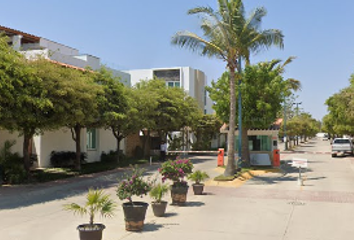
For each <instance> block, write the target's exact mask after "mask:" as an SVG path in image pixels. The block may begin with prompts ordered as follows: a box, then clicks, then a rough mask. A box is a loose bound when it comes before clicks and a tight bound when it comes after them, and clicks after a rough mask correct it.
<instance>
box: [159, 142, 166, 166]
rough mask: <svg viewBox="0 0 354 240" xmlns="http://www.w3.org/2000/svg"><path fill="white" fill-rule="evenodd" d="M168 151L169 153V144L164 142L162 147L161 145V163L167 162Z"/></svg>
mask: <svg viewBox="0 0 354 240" xmlns="http://www.w3.org/2000/svg"><path fill="white" fill-rule="evenodd" d="M166 151H167V143H166V142H165V141H162V142H161V145H160V161H161V162H165V161H166Z"/></svg>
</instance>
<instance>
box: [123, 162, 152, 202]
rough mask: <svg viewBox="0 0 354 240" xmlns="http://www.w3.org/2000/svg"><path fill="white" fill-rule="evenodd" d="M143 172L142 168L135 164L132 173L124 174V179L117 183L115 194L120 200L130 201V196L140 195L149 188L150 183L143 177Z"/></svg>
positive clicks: (144, 193) (145, 192)
mask: <svg viewBox="0 0 354 240" xmlns="http://www.w3.org/2000/svg"><path fill="white" fill-rule="evenodd" d="M143 173H144V169H139V168H138V167H136V166H135V167H133V172H132V175H131V176H127V175H126V176H125V179H124V180H122V181H121V182H120V183H119V185H118V189H117V196H118V198H119V199H120V200H124V199H127V200H129V202H131V203H132V202H133V201H132V196H141V197H142V196H143V195H146V194H147V193H148V192H149V191H150V190H151V186H152V184H151V183H150V182H149V181H146V180H144V179H143Z"/></svg>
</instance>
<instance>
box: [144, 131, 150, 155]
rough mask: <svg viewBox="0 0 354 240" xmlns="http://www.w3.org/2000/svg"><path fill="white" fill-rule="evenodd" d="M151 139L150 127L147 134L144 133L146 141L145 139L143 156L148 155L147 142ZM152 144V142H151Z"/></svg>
mask: <svg viewBox="0 0 354 240" xmlns="http://www.w3.org/2000/svg"><path fill="white" fill-rule="evenodd" d="M149 140H150V129H149V130H147V134H146V135H144V141H143V158H145V157H146V156H147V153H146V148H147V146H146V145H147V144H148V143H149ZM149 145H150V144H149ZM149 152H150V146H149Z"/></svg>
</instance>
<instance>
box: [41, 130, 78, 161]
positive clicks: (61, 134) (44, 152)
mask: <svg viewBox="0 0 354 240" xmlns="http://www.w3.org/2000/svg"><path fill="white" fill-rule="evenodd" d="M83 132H84V131H81V138H83V136H84V134H83ZM40 137H41V141H40V142H41V145H40V150H39V151H40V162H39V165H40V166H41V167H49V166H50V153H51V152H52V151H56V152H59V151H75V150H76V149H75V142H74V140H73V139H72V138H71V131H70V129H68V128H63V129H61V130H57V131H51V132H45V133H43V134H42V135H41V136H40ZM81 148H83V146H82V144H81Z"/></svg>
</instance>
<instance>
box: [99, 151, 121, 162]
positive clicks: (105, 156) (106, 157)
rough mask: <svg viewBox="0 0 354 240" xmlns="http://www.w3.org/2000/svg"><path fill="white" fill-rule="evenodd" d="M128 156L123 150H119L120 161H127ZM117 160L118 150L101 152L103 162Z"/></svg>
mask: <svg viewBox="0 0 354 240" xmlns="http://www.w3.org/2000/svg"><path fill="white" fill-rule="evenodd" d="M125 159H126V156H125V154H124V153H123V151H122V150H121V151H119V161H125ZM116 161H117V151H113V150H111V151H109V152H108V153H106V152H102V153H101V162H116Z"/></svg>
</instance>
